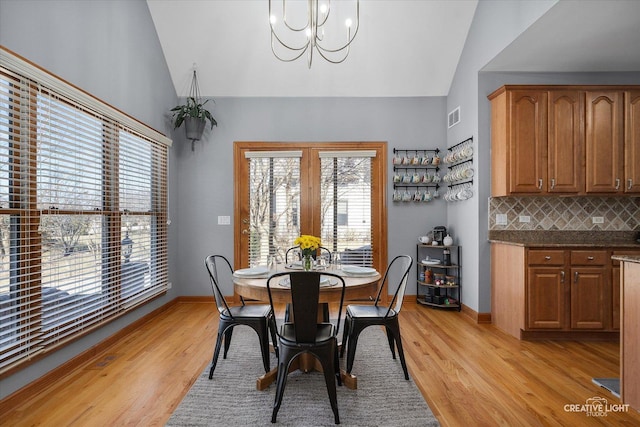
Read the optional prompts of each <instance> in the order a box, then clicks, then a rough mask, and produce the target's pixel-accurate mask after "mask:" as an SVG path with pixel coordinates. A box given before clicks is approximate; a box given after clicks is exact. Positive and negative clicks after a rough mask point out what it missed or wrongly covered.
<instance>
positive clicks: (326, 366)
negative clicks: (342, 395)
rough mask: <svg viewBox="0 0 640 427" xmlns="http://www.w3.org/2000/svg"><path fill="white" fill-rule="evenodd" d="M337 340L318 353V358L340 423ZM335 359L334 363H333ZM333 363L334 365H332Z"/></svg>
mask: <svg viewBox="0 0 640 427" xmlns="http://www.w3.org/2000/svg"><path fill="white" fill-rule="evenodd" d="M336 345H337V342H335V341H334V344H333V345H331V346H328V347H326V348H325V349H323V350H322V351H321V352H319V353H320V354H318V359H319V360H320V361H321V364H322V371H323V373H324V382H325V383H326V385H327V393H328V394H329V402H330V403H331V409H332V410H333V416H334V422H335V423H336V424H340V415H339V414H338V394H337V392H336V382H335V381H336V379H335V376H334V373H335V358H337V356H338V353H337V348H336ZM331 353H333V356H334V359H331V358H330V356H331ZM331 360H334V363H331ZM331 365H333V366H331Z"/></svg>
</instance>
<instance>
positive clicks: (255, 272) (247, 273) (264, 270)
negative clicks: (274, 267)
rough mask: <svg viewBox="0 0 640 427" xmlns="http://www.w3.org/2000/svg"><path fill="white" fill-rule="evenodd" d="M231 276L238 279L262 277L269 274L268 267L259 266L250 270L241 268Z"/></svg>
mask: <svg viewBox="0 0 640 427" xmlns="http://www.w3.org/2000/svg"><path fill="white" fill-rule="evenodd" d="M233 274H235V275H236V276H238V277H256V276H264V275H265V274H269V267H267V266H262V265H260V266H257V267H252V268H243V269H240V270H236V271H235V272H234V273H233Z"/></svg>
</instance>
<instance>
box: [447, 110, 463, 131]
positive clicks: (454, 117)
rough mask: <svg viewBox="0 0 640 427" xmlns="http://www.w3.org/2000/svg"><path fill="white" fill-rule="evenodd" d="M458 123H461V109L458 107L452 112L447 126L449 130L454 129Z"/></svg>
mask: <svg viewBox="0 0 640 427" xmlns="http://www.w3.org/2000/svg"><path fill="white" fill-rule="evenodd" d="M458 123H460V107H457V108H456V109H455V110H453V111H452V112H450V113H449V117H448V119H447V125H448V127H449V128H452V127H454V126H455V125H457V124H458Z"/></svg>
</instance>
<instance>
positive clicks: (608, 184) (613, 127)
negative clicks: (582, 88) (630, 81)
mask: <svg viewBox="0 0 640 427" xmlns="http://www.w3.org/2000/svg"><path fill="white" fill-rule="evenodd" d="M585 96H586V120H585V125H586V192H587V193H617V192H619V191H622V190H623V187H622V185H623V182H622V180H623V176H622V174H623V167H622V166H623V157H622V154H623V149H624V128H623V99H624V98H623V96H624V92H622V91H604V90H603V91H589V92H586V95H585Z"/></svg>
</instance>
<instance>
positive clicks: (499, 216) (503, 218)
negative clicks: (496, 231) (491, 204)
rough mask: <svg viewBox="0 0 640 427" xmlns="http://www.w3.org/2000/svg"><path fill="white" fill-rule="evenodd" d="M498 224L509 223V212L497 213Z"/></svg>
mask: <svg viewBox="0 0 640 427" xmlns="http://www.w3.org/2000/svg"><path fill="white" fill-rule="evenodd" d="M496 225H507V214H496Z"/></svg>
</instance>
